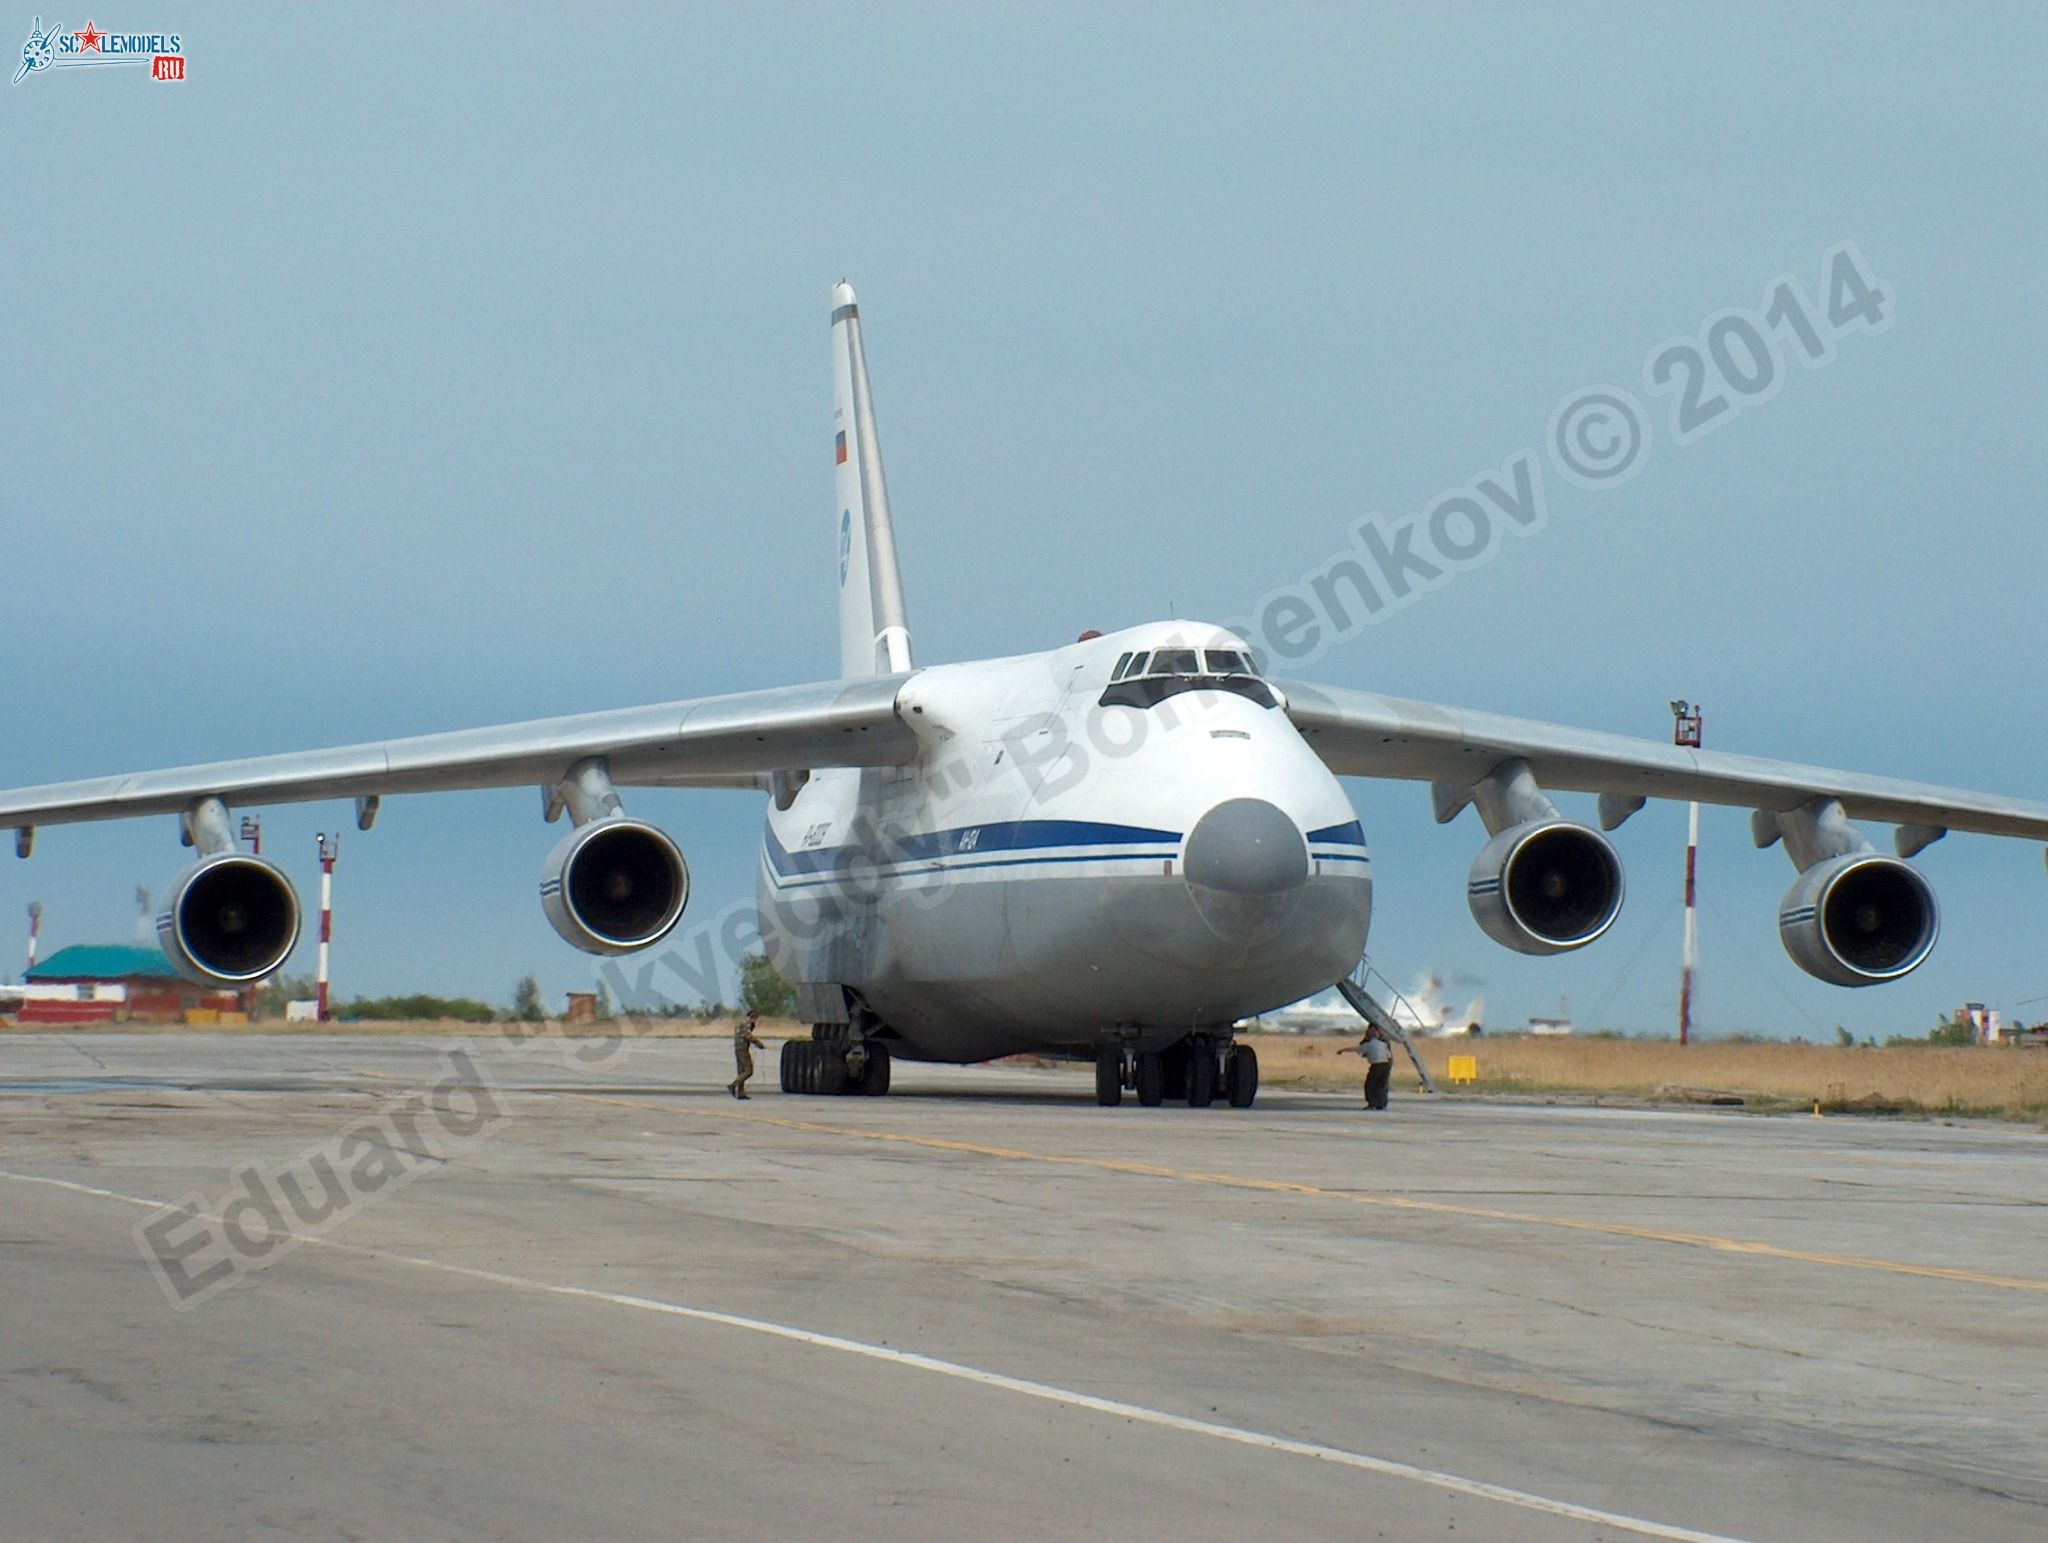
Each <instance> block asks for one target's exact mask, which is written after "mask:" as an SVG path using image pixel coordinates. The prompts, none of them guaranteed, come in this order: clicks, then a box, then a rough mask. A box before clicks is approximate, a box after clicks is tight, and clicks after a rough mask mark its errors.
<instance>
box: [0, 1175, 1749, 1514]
mask: <svg viewBox="0 0 2048 1543" xmlns="http://www.w3.org/2000/svg"><path fill="white" fill-rule="evenodd" d="M0 1179H5V1180H9V1181H12V1182H14V1183H17V1184H42V1185H47V1186H49V1187H50V1188H53V1189H63V1190H70V1191H72V1192H74V1193H76V1194H81V1195H92V1196H95V1197H97V1198H99V1199H103V1200H116V1201H120V1202H121V1203H123V1204H124V1205H133V1206H142V1207H145V1208H147V1209H150V1210H158V1209H161V1208H162V1207H163V1206H164V1205H165V1204H166V1202H164V1201H160V1200H148V1199H144V1198H143V1197H141V1196H139V1195H124V1194H120V1193H118V1192H116V1191H114V1190H110V1189H95V1188H94V1187H92V1186H91V1185H89V1184H75V1183H72V1182H71V1181H69V1180H67V1179H52V1178H45V1177H42V1176H40V1175H37V1174H28V1173H9V1172H7V1171H5V1170H0ZM209 1219H210V1220H212V1219H217V1218H209ZM305 1242H307V1243H308V1244H311V1245H314V1246H317V1247H321V1248H331V1249H336V1250H339V1251H340V1252H342V1253H347V1254H355V1255H358V1256H359V1257H362V1258H365V1259H378V1260H383V1261H384V1262H386V1263H389V1264H406V1265H412V1266H414V1267H415V1268H417V1269H422V1270H433V1271H436V1272H438V1273H440V1274H443V1275H455V1276H460V1277H461V1278H463V1279H465V1280H476V1281H485V1282H488V1283H490V1284H492V1285H496V1286H509V1287H513V1288H515V1289H518V1290H521V1291H536V1292H541V1293H543V1294H545V1295H548V1296H557V1297H577V1298H581V1299H582V1300H584V1301H589V1302H603V1303H606V1304H608V1305H610V1306H613V1307H627V1308H633V1309H636V1310H638V1311H640V1312H650V1313H661V1314H664V1315H666V1316H668V1317H672V1318H687V1319H691V1320H693V1321H695V1322H698V1323H714V1324H718V1325H721V1326H723V1327H725V1328H730V1329H744V1330H746V1331H747V1332H749V1333H752V1334H766V1335H768V1336H770V1337H772V1338H775V1339H782V1340H789V1341H792V1342H794V1343H796V1344H801V1345H812V1346H815V1347H817V1348H819V1349H822V1350H836V1351H839V1352H841V1353H842V1354H845V1355H856V1356H861V1357H864V1358H866V1359H868V1360H871V1361H882V1362H887V1363H889V1364H891V1365H895V1366H903V1367H908V1368H910V1369H911V1370H914V1371H921V1372H929V1373H931V1374H932V1375H934V1376H939V1377H951V1378H954V1379H957V1380H958V1381H961V1382H972V1383H978V1384H979V1385H981V1386H982V1387H987V1388H998V1389H1001V1390H1002V1391H1003V1392H1006V1393H1016V1394H1021V1395H1022V1396H1024V1397H1026V1398H1036V1399H1043V1400H1045V1401H1046V1402H1047V1403H1054V1404H1064V1405H1066V1406H1067V1407H1068V1408H1071V1409H1085V1410H1088V1411H1090V1412H1091V1413H1094V1414H1106V1415H1113V1416H1115V1417H1116V1418H1118V1419H1121V1420H1130V1421H1134V1422H1136V1423H1138V1424H1142V1425H1152V1426H1158V1427H1160V1428H1162V1429H1165V1430H1176V1431H1182V1432H1185V1433H1186V1434H1188V1435H1192V1436H1206V1437H1209V1438H1210V1439H1211V1440H1215V1441H1227V1442H1231V1443H1233V1444H1234V1445H1237V1446H1244V1447H1256V1448H1260V1449H1263V1450H1265V1451H1268V1452H1284V1453H1287V1454H1288V1455H1290V1456H1293V1457H1306V1458H1310V1459H1313V1460H1314V1461H1316V1462H1323V1463H1334V1464H1336V1465H1338V1466H1339V1467H1344V1468H1355V1469H1359V1470H1362V1471H1363V1472H1366V1473H1377V1474H1381V1475H1383V1476H1385V1477H1387V1478H1393V1479H1406V1480H1408V1481H1410V1482H1412V1483H1416V1484H1426V1485H1428V1486H1430V1487H1431V1488H1432V1489H1440V1490H1447V1491H1449V1492H1450V1493H1452V1494H1454V1495H1469V1496H1471V1497H1473V1498H1474V1499H1478V1500H1491V1501H1495V1502H1497V1503H1499V1504H1501V1505H1507V1506H1515V1507H1518V1508H1520V1509H1521V1510H1524V1511H1540V1512H1543V1513H1544V1514H1546V1515H1550V1516H1562V1517H1566V1518H1568V1519H1570V1520H1573V1521H1582V1522H1590V1523H1592V1524H1594V1525H1596V1526H1602V1527H1613V1528H1616V1529H1618V1530H1620V1531H1623V1532H1630V1533H1634V1534H1635V1535H1636V1536H1638V1537H1645V1538H1666V1539H1672V1540H1675V1543H1745V1540H1743V1539H1740V1538H1735V1537H1731V1536H1729V1535H1728V1534H1726V1533H1719V1532H1701V1531H1699V1530H1698V1529H1696V1528H1692V1527H1676V1526H1672V1525H1671V1524H1669V1523H1667V1522H1656V1521H1650V1520H1648V1519H1646V1518H1644V1517H1640V1516H1630V1515H1627V1514H1626V1513H1624V1512H1620V1511H1603V1510H1601V1509H1599V1508H1598V1507H1597V1506H1584V1505H1576V1504H1574V1503H1572V1502H1571V1501H1569V1500H1553V1499H1551V1498H1550V1497H1549V1496H1547V1495H1537V1494H1531V1493H1530V1492H1529V1491H1527V1490H1520V1489H1510V1488H1508V1487H1507V1486H1505V1485H1501V1484H1488V1483H1486V1482H1485V1481H1484V1480H1481V1479H1468V1478H1465V1477H1463V1476H1461V1475H1459V1474H1455V1473H1444V1472H1442V1471H1440V1470H1438V1469H1434V1468H1418V1467H1416V1466H1414V1465H1413V1464H1410V1463H1402V1462H1396V1461H1394V1460H1393V1459H1392V1458H1387V1457H1373V1456H1371V1455H1370V1454H1368V1453H1364V1452H1352V1451H1348V1450H1346V1449H1345V1448H1343V1447H1330V1446H1324V1445H1322V1444H1321V1443H1319V1442H1313V1441H1296V1440H1294V1439H1292V1438H1291V1437H1287V1436H1274V1435H1268V1434H1267V1433H1265V1432H1263V1431H1255V1430H1246V1429H1244V1428H1243V1427H1241V1426H1236V1425H1222V1424H1218V1423H1217V1422H1215V1421H1213V1420H1196V1419H1191V1418H1189V1417H1188V1416H1186V1415H1179V1414H1169V1413H1167V1412H1166V1411H1164V1410H1160V1409H1148V1408H1146V1407H1145V1406H1144V1405H1142V1404H1126V1403H1123V1402H1122V1401H1120V1400H1118V1399H1113V1398H1098V1397H1096V1396H1095V1395H1094V1394H1092V1393H1077V1392H1075V1391H1073V1390H1072V1389H1069V1388H1060V1387H1054V1386H1053V1385H1052V1384H1051V1383H1046V1382H1031V1381H1028V1380H1026V1379H1025V1378H1022V1377H1011V1376H1006V1375H1005V1374H1003V1373H1002V1372H991V1371H983V1370H982V1369H981V1368H979V1367H975V1366H966V1365H963V1364H961V1363H960V1362H958V1361H942V1360H939V1359H938V1358H937V1357H935V1356H927V1355H918V1354H916V1353H915V1352H912V1351H908V1350H893V1349H891V1348H890V1347H889V1346H887V1345H871V1344H868V1343H866V1342H865V1341H863V1340H857V1339H842V1338H840V1337H839V1336H838V1335H836V1334H820V1333H818V1332H816V1331H814V1330H811V1329H798V1328H792V1327H791V1326H790V1325H788V1324H781V1323H771V1322H769V1321H768V1320H766V1319H762V1318H743V1317H741V1316H739V1315H738V1314H736V1313H721V1312H715V1311H713V1310H712V1309H710V1308H705V1307H686V1306H684V1305H683V1304H682V1303H680V1302H665V1301H662V1300H661V1299H659V1298H657V1297H639V1296H630V1295H627V1294H625V1293H623V1292H617V1291H597V1290H593V1289H592V1288H590V1287H588V1286H563V1285H555V1284H551V1283H549V1282H547V1281H540V1280H530V1279H528V1278H526V1277H524V1276H519V1275H506V1274H504V1273H502V1272H501V1271H497V1270H479V1269H474V1268H472V1267H470V1266H468V1265H460V1264H448V1263H445V1262H443V1261H441V1260H439V1259H427V1258H422V1257H421V1256H419V1255H416V1254H396V1253H391V1252H388V1251H386V1250H384V1249H381V1248H364V1247H362V1246H360V1245H358V1244H354V1243H344V1242H341V1241H339V1240H337V1239H334V1238H323V1237H312V1236H308V1237H307V1238H306V1239H305Z"/></svg>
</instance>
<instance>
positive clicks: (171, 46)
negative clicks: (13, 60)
mask: <svg viewBox="0 0 2048 1543" xmlns="http://www.w3.org/2000/svg"><path fill="white" fill-rule="evenodd" d="M183 46H184V39H183V38H182V37H180V36H179V34H177V33H175V32H102V31H100V29H99V28H98V27H97V26H95V25H94V24H93V23H91V22H87V23H86V24H85V30H84V31H82V32H63V31H60V30H59V29H57V28H56V27H54V26H53V27H51V28H50V30H49V31H47V32H45V31H44V30H43V19H42V17H40V16H38V17H37V18H36V21H35V25H34V26H33V27H31V28H30V29H29V34H28V41H27V42H26V43H24V44H22V45H21V68H20V69H18V70H16V71H15V72H14V83H15V84H16V85H17V86H18V85H20V84H21V83H22V82H23V81H24V80H26V79H28V77H29V76H31V75H40V74H42V73H43V71H45V70H68V69H73V68H76V67H78V66H80V65H97V64H135V65H142V64H146V65H148V66H149V78H150V79H151V80H183V79H184V78H185V55H184V54H183V53H182V52H181V51H180V50H181V49H182V48H183Z"/></svg>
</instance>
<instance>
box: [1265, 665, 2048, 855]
mask: <svg viewBox="0 0 2048 1543" xmlns="http://www.w3.org/2000/svg"><path fill="white" fill-rule="evenodd" d="M1274 684H1275V685H1276V686H1278V687H1279V688H1280V690H1281V691H1282V692H1283V693H1285V695H1286V698H1287V712H1288V716H1289V717H1290V718H1292V719H1293V720H1294V725H1295V727H1296V728H1298V729H1299V730H1300V731H1301V734H1302V737H1303V738H1304V739H1306V740H1307V741H1308V743H1309V745H1310V747H1311V748H1313V749H1314V750H1315V751H1316V753H1317V754H1318V755H1320V756H1321V757H1322V759H1323V762H1324V764H1325V765H1327V766H1328V767H1329V768H1330V770H1331V771H1333V772H1336V773H1337V774H1338V775H1340V776H1347V777H1392V778H1405V779H1411V780H1414V781H1420V782H1432V783H1441V784H1445V785H1446V786H1447V787H1449V788H1457V789H1463V788H1468V787H1470V786H1471V785H1472V784H1473V783H1475V782H1477V781H1479V780H1480V779H1481V778H1482V777H1484V776H1486V774H1487V773H1488V772H1490V771H1492V770H1493V768H1494V767H1496V766H1498V765H1499V764H1500V763H1501V762H1503V761H1507V760H1513V759H1517V758H1519V759H1522V760H1525V761H1527V762H1528V763H1529V770H1530V772H1531V773H1532V775H1533V776H1534V777H1535V779H1536V781H1537V782H1538V783H1539V784H1541V785H1542V787H1543V788H1544V789H1546V790H1549V791H1558V790H1562V791H1569V792H1581V793H1599V794H1604V795H1607V796H1608V798H1609V799H1611V800H1614V801H1615V802H1613V803H1611V804H1609V805H1606V806H1603V809H1602V823H1603V824H1607V825H1609V826H1610V828H1611V827H1612V825H1615V824H1619V823H1620V820H1622V819H1626V818H1627V816H1628V814H1629V813H1632V812H1633V809H1634V807H1636V805H1635V800H1637V799H1642V798H1675V799H1689V800H1694V801H1697V802H1699V803H1703V804H1733V805H1737V806H1740V807H1743V808H1748V809H1762V810H1769V811H1771V812H1772V813H1776V814H1783V813H1786V812H1788V811H1790V810H1793V809H1796V808H1798V807H1799V806H1800V805H1802V804H1805V803H1807V802H1808V801H1810V800H1812V799H1815V798H1835V799H1839V800H1840V801H1841V805H1842V810H1843V812H1844V813H1845V814H1846V815H1847V816H1848V817H1849V818H1850V819H1852V820H1853V819H1864V820H1871V821H1877V822H1883V823H1896V824H1898V825H1901V826H1917V827H1920V831H1919V832H1918V835H1920V836H1925V837H1926V839H1929V840H1931V839H1933V837H1934V836H1935V835H1937V834H1939V833H1941V832H1943V831H1948V830H1960V831H1970V832H1974V833H1977V834H1981V835H1988V836H2025V837H2032V838H2033V839H2035V840H2037V841H2048V804H2044V803H2035V802H2032V801H2029V800H2026V799H2019V798H2002V797H1999V796H1998V795H1996V794H1990V793H1971V792H1964V791H1962V790H1959V789H1955V788H1939V787H1930V786H1928V785H1926V784H1924V783H1918V782H1900V781H1895V780H1893V779H1892V778H1889V777H1870V776H1865V775H1863V774H1862V773H1860V772H1845V771H1833V770H1830V769H1829V768H1827V767H1821V766H1801V765H1797V764H1795V763H1793V762H1790V761H1770V760H1764V759H1762V758H1760V757H1757V756H1747V755H1728V754H1724V753H1722V752H1719V751H1712V750H1689V749H1685V748H1683V747H1681V746H1677V745H1664V744H1659V743H1657V742H1655V741H1653V740H1644V739H1630V738H1628V737H1627V736H1625V735H1621V734H1602V733H1597V732H1594V731H1591V730H1586V729H1572V728H1564V727H1561V726H1559V725H1557V724H1550V723H1538V722H1536V721H1534V720H1533V719H1528V718H1509V717H1503V716H1501V715H1500V714H1497V713H1484V712H1468V711H1466V710H1465V709H1463V708H1455V707H1439V706H1437V705H1435V704H1434V703H1430V702H1411V701H1405V700H1403V699H1401V698H1399V697H1386V696H1378V695H1375V694H1373V693H1371V692H1365V691H1348V690H1343V689H1341V688H1333V687H1328V686H1314V685H1309V684H1307V683H1305V682H1297V681H1276V682H1274ZM1440 807H1442V806H1441V805H1440ZM1610 809H1611V810H1612V812H1613V814H1614V815H1615V816H1618V817H1617V818H1611V819H1610V818H1609V811H1610ZM1915 841H1916V838H1915V837H1911V836H1906V835H1905V833H1903V832H1902V841H1901V850H1902V851H1905V850H1906V849H1907V848H1909V847H1911V848H1914V849H1917V846H1916V845H1915ZM1919 844H1924V842H1920V843H1919ZM1908 855H1910V853H1908Z"/></svg>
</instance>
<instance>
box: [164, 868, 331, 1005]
mask: <svg viewBox="0 0 2048 1543" xmlns="http://www.w3.org/2000/svg"><path fill="white" fill-rule="evenodd" d="M156 935H157V941H158V942H159V943H160V944H161V945H162V947H163V951H164V957H165V958H166V959H168V960H170V962H171V967H172V968H173V969H175V970H176V971H177V972H178V973H179V974H180V975H182V976H184V977H185V978H186V979H187V980H191V981H197V982H198V983H199V984H200V985H202V986H246V985H248V984H250V983H251V982H252V981H259V980H261V979H263V978H264V977H265V976H266V975H272V974H275V973H276V972H277V970H278V968H279V967H280V966H281V965H283V963H284V962H285V960H286V959H288V958H290V957H291V951H292V949H293V948H294V947H295V946H296V945H297V943H298V941H299V897H298V894H297V893H296V892H295V891H294V890H293V889H292V886H291V880H289V879H287V878H286V877H285V876H284V875H283V874H282V873H280V872H279V871H278V870H277V869H276V868H274V867H273V866H271V865H270V864H269V863H266V862H264V861H263V859H261V858H260V857H245V856H243V855H241V854H240V853H236V852H220V853H215V854H213V855H212V856H209V857H202V858H201V859H200V860H199V861H198V862H196V863H194V864H193V865H192V866H191V867H190V868H187V869H186V870H185V871H184V872H183V873H181V874H179V875H178V877H177V878H176V879H174V880H172V881H171V887H170V889H169V891H168V892H167V893H166V894H165V896H164V902H163V907H162V909H161V910H159V911H158V912H157V917H156Z"/></svg>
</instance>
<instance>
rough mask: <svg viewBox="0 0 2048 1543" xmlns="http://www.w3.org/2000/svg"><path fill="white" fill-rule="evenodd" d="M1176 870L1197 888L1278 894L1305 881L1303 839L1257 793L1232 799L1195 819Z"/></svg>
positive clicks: (1280, 812)
mask: <svg viewBox="0 0 2048 1543" xmlns="http://www.w3.org/2000/svg"><path fill="white" fill-rule="evenodd" d="M1181 869H1182V872H1183V873H1184V874H1185V876H1186V878H1187V881H1188V883H1190V884H1193V885H1196V886H1198V887H1200V888H1202V889H1212V890H1221V891H1222V892H1223V893H1225V894H1229V895H1278V894H1284V893H1286V892H1287V891H1289V890H1293V889H1299V888H1300V887H1301V886H1302V885H1303V884H1305V883H1307V882H1308V843H1307V841H1306V840H1304V839H1303V837H1302V834H1301V827H1300V826H1298V825H1296V824H1295V823H1294V821H1293V820H1291V819H1289V818H1288V817H1287V815H1286V814H1285V813H1283V812H1282V811H1281V810H1279V809H1277V808H1275V807H1274V806H1273V805H1272V804H1269V803H1267V802H1266V801H1265V800H1264V799H1263V798H1233V799H1229V800H1226V801H1225V802H1223V803H1220V804H1218V805H1217V806H1216V807H1215V808H1213V809H1211V810H1210V811H1209V812H1208V813H1207V814H1205V815H1203V816H1202V818H1201V819H1200V820H1198V821H1196V822H1195V828H1194V829H1193V830H1191V831H1189V832H1188V841H1187V847H1186V850H1185V852H1184V853H1183V855H1182V859H1181Z"/></svg>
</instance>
